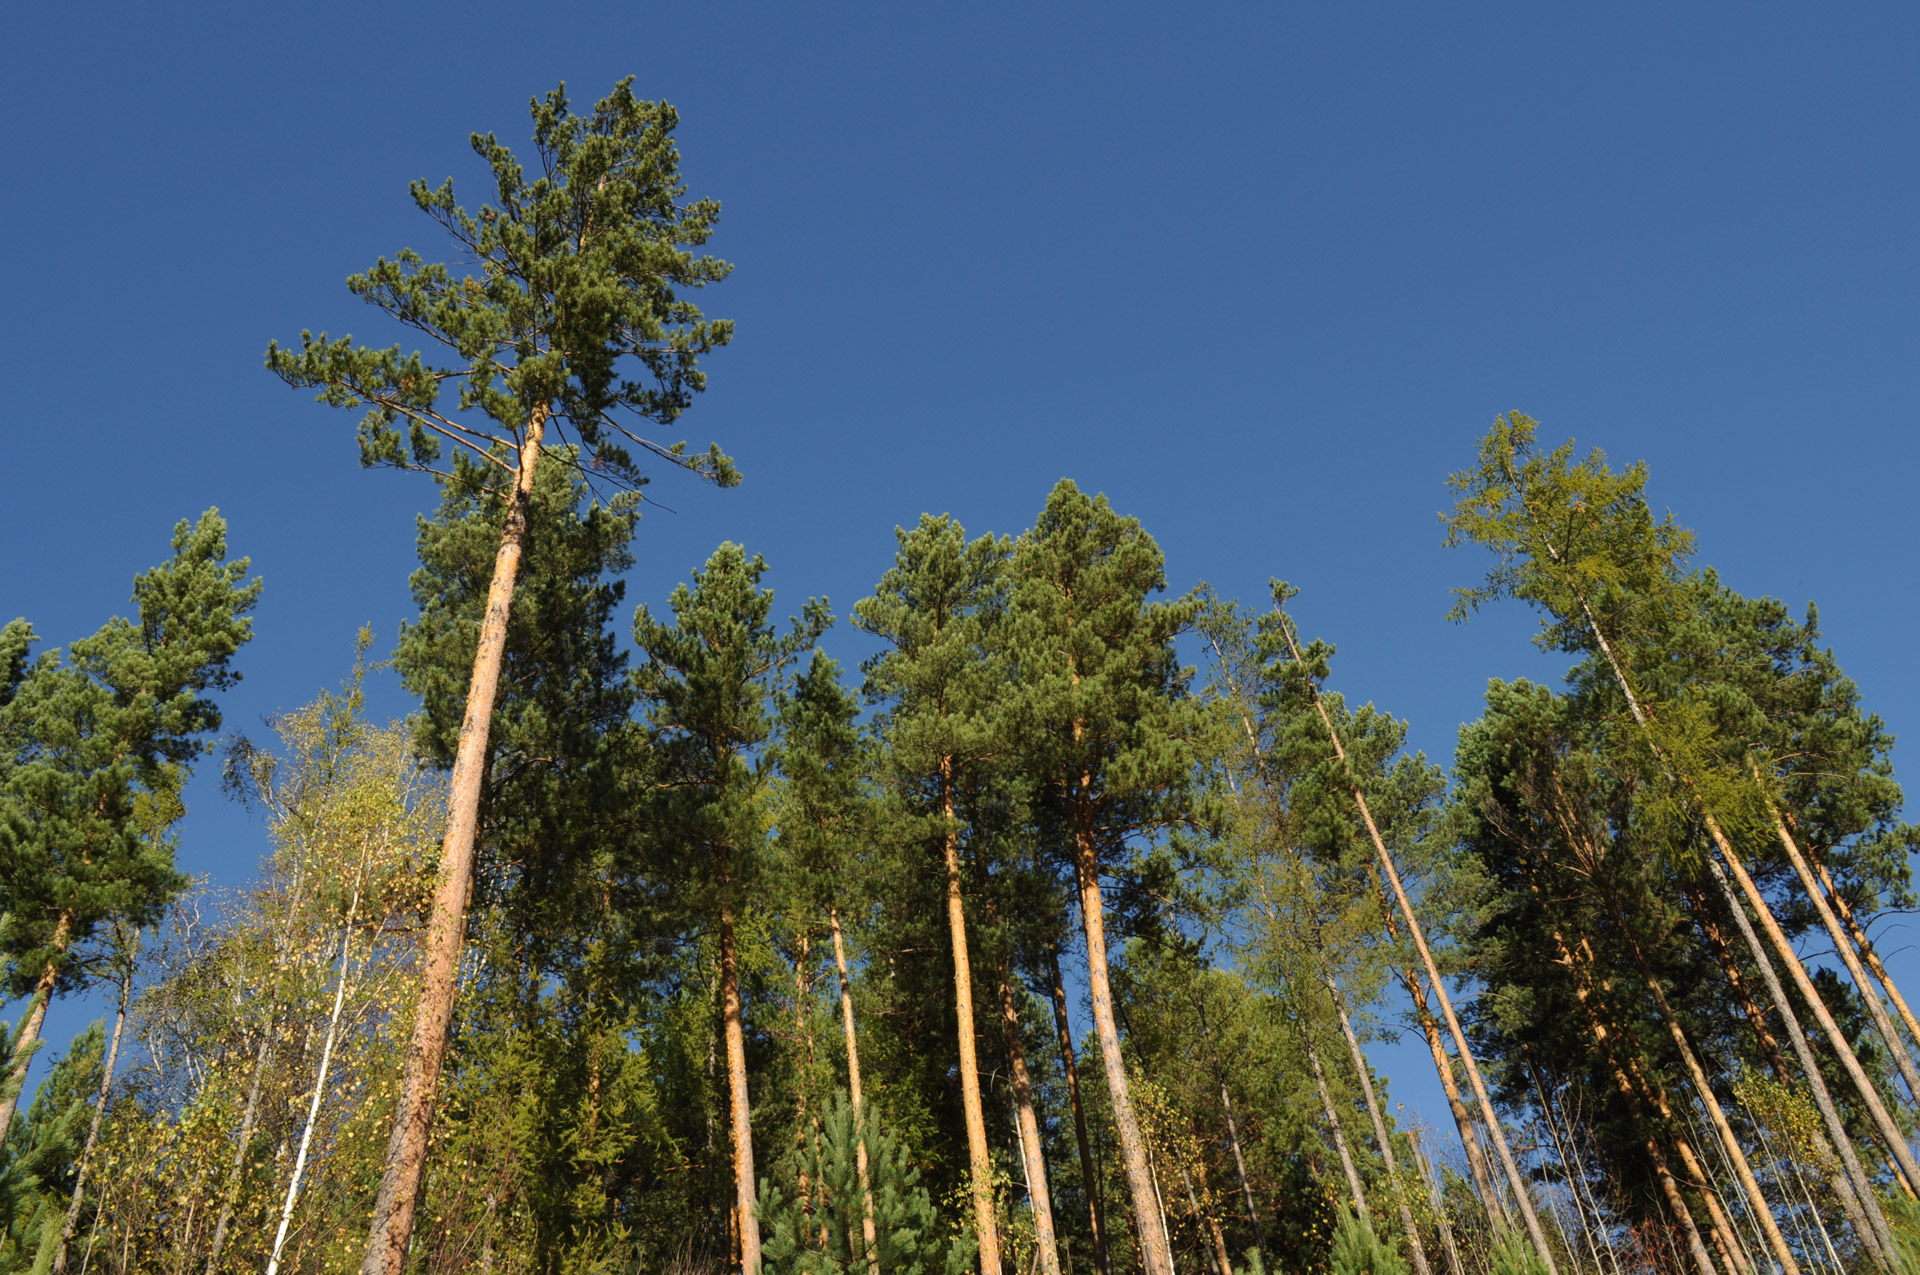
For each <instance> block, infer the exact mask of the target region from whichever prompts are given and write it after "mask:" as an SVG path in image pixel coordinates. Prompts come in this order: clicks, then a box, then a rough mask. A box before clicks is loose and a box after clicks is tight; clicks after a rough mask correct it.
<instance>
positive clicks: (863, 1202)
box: [827, 907, 880, 1275]
mask: <svg viewBox="0 0 1920 1275" xmlns="http://www.w3.org/2000/svg"><path fill="white" fill-rule="evenodd" d="M827 922H828V923H829V924H830V925H832V927H833V964H834V968H836V969H837V970H839V971H840V1021H841V1022H842V1023H843V1024H844V1025H845V1027H846V1031H847V1088H848V1090H849V1097H850V1098H851V1099H852V1102H853V1121H854V1130H855V1134H854V1140H853V1163H854V1169H855V1171H856V1172H857V1173H858V1174H859V1176H860V1206H861V1209H862V1216H861V1218H860V1237H861V1239H862V1240H864V1241H865V1242H866V1251H867V1272H868V1275H880V1246H879V1242H878V1237H877V1235H876V1232H875V1230H874V1224H873V1183H872V1182H871V1181H870V1180H869V1179H868V1177H867V1125H866V1119H865V1116H864V1114H863V1113H864V1111H865V1107H864V1105H863V1104H864V1101H865V1100H864V1099H863V1098H862V1096H861V1090H860V1038H859V1036H858V1035H857V1034H856V1033H855V1032H854V1030H853V983H852V982H851V981H850V980H849V979H848V978H847V945H846V942H845V941H844V940H843V939H842V938H841V937H840V909H839V908H831V907H830V908H828V909H827Z"/></svg>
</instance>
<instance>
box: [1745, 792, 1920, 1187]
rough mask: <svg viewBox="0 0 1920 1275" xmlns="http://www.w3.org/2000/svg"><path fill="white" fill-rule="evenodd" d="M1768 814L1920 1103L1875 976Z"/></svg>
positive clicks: (1917, 1075)
mask: <svg viewBox="0 0 1920 1275" xmlns="http://www.w3.org/2000/svg"><path fill="white" fill-rule="evenodd" d="M1759 778H1760V771H1759V767H1758V766H1755V767H1754V780H1755V782H1758V781H1759ZM1767 813H1768V814H1769V815H1771V816H1772V817H1773V830H1774V833H1775V835H1777V836H1778V837H1779V838H1780V847H1781V849H1783V850H1785V851H1786V852H1787V861H1788V862H1789V863H1791V864H1792V865H1793V870H1794V872H1795V874H1796V875H1798V876H1799V878H1800V884H1801V886H1802V887H1803V888H1804V889H1805V890H1806V892H1807V897H1808V898H1809V899H1811V900H1812V901H1813V910H1814V911H1815V912H1817V913H1818V914H1819V916H1820V923H1821V924H1822V925H1824V926H1826V928H1827V937H1829V938H1831V939H1832V940H1833V950H1834V951H1836V952H1838V953H1839V954H1840V959H1841V960H1843V961H1845V962H1846V964H1847V973H1849V974H1851V975H1853V983H1854V986H1855V987H1858V988H1859V989H1860V999H1861V1000H1863V1001H1865V1002H1866V1006H1867V1012H1868V1013H1869V1014H1870V1015H1872V1016H1873V1025H1874V1026H1875V1027H1876V1028H1878V1029H1879V1031H1880V1038H1881V1039H1882V1040H1884V1041H1886V1043H1887V1052H1888V1053H1889V1054H1891V1055H1892V1056H1893V1062H1894V1065H1895V1066H1896V1067H1898V1068H1899V1069H1900V1075H1901V1076H1902V1077H1904V1078H1905V1079H1906V1082H1907V1093H1908V1094H1909V1095H1911V1096H1912V1098H1913V1100H1914V1101H1915V1102H1916V1103H1920V1071H1916V1070H1915V1069H1914V1065H1913V1056H1912V1055H1911V1054H1909V1053H1908V1052H1907V1045H1906V1042H1905V1041H1903V1040H1902V1039H1901V1038H1900V1032H1899V1030H1898V1029H1897V1028H1895V1027H1894V1025H1893V1020H1892V1019H1891V1018H1889V1017H1888V1016H1887V1007H1886V1006H1885V1005H1882V1004H1881V1003H1880V993H1879V992H1878V991H1877V990H1875V988H1874V986H1873V978H1872V976H1870V975H1869V974H1868V973H1867V971H1866V969H1865V968H1864V967H1862V965H1861V964H1860V958H1859V957H1858V956H1857V955H1855V954H1854V950H1853V944H1852V943H1850V942H1848V941H1847V934H1846V931H1845V930H1842V929H1841V928H1840V920H1839V918H1838V917H1836V916H1834V914H1833V909H1832V908H1830V907H1828V906H1827V896H1826V892H1825V891H1824V890H1822V889H1821V888H1820V883H1819V882H1818V881H1816V880H1815V879H1814V876H1813V870H1812V869H1811V868H1809V867H1808V866H1807V859H1806V856H1805V855H1803V854H1801V853H1800V845H1799V843H1798V842H1796V841H1795V840H1794V839H1793V834H1792V833H1790V832H1788V831H1787V825H1786V822H1785V821H1784V820H1782V819H1781V818H1780V809H1779V807H1777V806H1776V805H1774V804H1773V800H1772V799H1771V798H1768V799H1767ZM1913 1185H1914V1186H1915V1187H1916V1188H1920V1182H1915V1183H1914V1184H1913Z"/></svg>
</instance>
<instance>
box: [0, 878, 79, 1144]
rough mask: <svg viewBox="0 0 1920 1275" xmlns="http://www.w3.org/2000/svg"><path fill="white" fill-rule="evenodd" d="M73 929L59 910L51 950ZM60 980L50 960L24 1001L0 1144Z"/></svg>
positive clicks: (1, 1113)
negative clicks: (25, 1012) (27, 1000)
mask: <svg viewBox="0 0 1920 1275" xmlns="http://www.w3.org/2000/svg"><path fill="white" fill-rule="evenodd" d="M72 932H73V916H72V914H71V913H67V912H62V913H61V914H60V921H59V923H58V924H57V925H55V926H54V927H53V943H52V947H53V950H54V951H55V952H60V953H64V952H65V951H66V950H67V936H68V935H70V934H71V933H72ZM59 982H60V970H59V967H58V966H56V965H54V964H53V962H51V961H49V962H48V963H47V968H46V969H44V970H42V971H41V972H40V978H39V981H38V982H36V983H35V984H34V987H33V999H32V1000H31V1001H29V1002H27V1014H26V1017H25V1018H23V1019H22V1020H21V1022H20V1034H19V1035H18V1036H16V1037H15V1038H14V1042H13V1060H12V1066H10V1067H9V1068H8V1069H7V1080H6V1085H5V1088H4V1095H5V1096H4V1097H0V1147H5V1146H6V1145H7V1130H8V1129H9V1128H11V1127H12V1125H13V1113H14V1112H15V1111H16V1110H17V1109H18V1108H19V1106H20V1091H21V1090H22V1089H25V1088H26V1086H27V1068H28V1067H30V1066H32V1064H33V1047H34V1046H35V1045H37V1044H39V1043H40V1026H41V1024H42V1023H44V1022H46V1021H47V1005H48V1003H49V1002H51V1001H52V1000H53V989H54V987H55V986H56V985H58V983H59Z"/></svg>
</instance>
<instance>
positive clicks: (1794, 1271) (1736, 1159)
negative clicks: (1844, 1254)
mask: <svg viewBox="0 0 1920 1275" xmlns="http://www.w3.org/2000/svg"><path fill="white" fill-rule="evenodd" d="M1616 916H1617V914H1616ZM1618 919H1619V920H1620V922H1621V925H1622V927H1623V932H1624V926H1625V918H1618ZM1627 942H1628V945H1629V948H1630V950H1631V951H1632V953H1633V959H1634V964H1636V965H1637V966H1639V968H1640V976H1641V978H1643V979H1645V980H1646V984H1647V990H1648V991H1650V992H1652V993H1653V1003H1654V1006H1655V1007H1656V1008H1657V1009H1658V1010H1659V1011H1660V1020H1661V1021H1662V1022H1663V1023H1665V1024H1666V1027H1667V1034H1668V1035H1669V1036H1671V1037H1672V1038H1673V1045H1674V1048H1675V1049H1677V1050H1679V1052H1680V1059H1681V1061H1682V1062H1684V1063H1685V1064H1686V1067H1687V1075H1688V1076H1689V1077H1690V1078H1691V1079H1692V1081H1693V1090H1694V1092H1695V1093H1696V1094H1698V1095H1699V1097H1700V1105H1701V1106H1703V1107H1705V1108H1706V1109H1707V1117H1708V1119H1710V1120H1711V1121H1712V1122H1713V1129H1714V1132H1715V1133H1716V1134H1718V1135H1719V1138H1720V1145H1721V1147H1722V1148H1724V1149H1725V1150H1726V1153H1727V1159H1728V1160H1729V1161H1730V1162H1731V1163H1732V1165H1733V1170H1734V1174H1735V1176H1737V1177H1738V1178H1739V1179H1740V1189H1741V1190H1742V1191H1743V1192H1745V1194H1746V1197H1747V1205H1748V1212H1749V1213H1750V1214H1751V1215H1752V1216H1753V1217H1754V1218H1755V1219H1756V1220H1758V1222H1759V1223H1760V1228H1761V1231H1762V1233H1763V1234H1764V1235H1765V1236H1766V1240H1767V1247H1768V1248H1769V1249H1771V1250H1772V1251H1773V1257H1774V1260H1775V1261H1776V1262H1778V1263H1779V1264H1780V1269H1781V1271H1782V1272H1783V1273H1784V1275H1799V1273H1800V1266H1799V1263H1797V1262H1796V1261H1795V1260H1794V1257H1793V1251H1792V1250H1791V1249H1789V1248H1788V1247H1787V1239H1786V1236H1784V1235H1782V1234H1781V1233H1780V1224H1779V1223H1778V1222H1776V1221H1775V1220H1774V1216H1773V1207H1772V1206H1771V1205H1770V1204H1768V1203H1767V1197H1766V1196H1765V1195H1764V1194H1763V1193H1762V1192H1761V1190H1760V1183H1759V1181H1758V1180H1757V1179H1756V1178H1755V1177H1754V1176H1753V1169H1752V1167H1751V1166H1750V1165H1749V1164H1748V1163H1747V1153H1746V1152H1745V1151H1744V1150H1742V1149H1741V1147H1740V1140H1739V1139H1738V1138H1736V1137H1735V1136H1734V1134H1733V1126H1732V1125H1730V1124H1728V1123H1727V1113H1726V1112H1725V1111H1724V1110H1723V1109H1722V1108H1721V1106H1720V1099H1719V1097H1718V1096H1717V1095H1715V1093H1714V1092H1713V1085H1712V1084H1711V1083H1710V1082H1709V1081H1708V1079H1707V1072H1706V1068H1704V1067H1702V1066H1701V1065H1700V1058H1699V1056H1698V1055H1697V1054H1695V1053H1694V1050H1693V1045H1692V1042H1690V1041H1689V1040H1688V1039H1687V1034H1686V1032H1685V1030H1683V1029H1682V1028H1681V1026H1680V1020H1679V1019H1678V1018H1676V1017H1675V1016H1674V1013H1673V1007H1672V1006H1671V1005H1669V1004H1668V1003H1667V993H1666V990H1665V989H1664V988H1662V987H1661V986H1660V980H1659V979H1657V978H1655V977H1654V975H1653V971H1652V969H1650V968H1649V967H1648V965H1647V958H1646V954H1645V953H1644V952H1642V951H1641V950H1640V944H1639V943H1638V941H1636V940H1635V939H1634V938H1633V936H1632V935H1631V934H1629V935H1627Z"/></svg>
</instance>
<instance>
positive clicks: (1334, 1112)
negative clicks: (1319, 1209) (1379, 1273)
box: [1300, 1023, 1369, 1218]
mask: <svg viewBox="0 0 1920 1275" xmlns="http://www.w3.org/2000/svg"><path fill="white" fill-rule="evenodd" d="M1306 1034H1307V1027H1306V1024H1304V1023H1302V1024H1301V1027H1300V1035H1301V1038H1302V1040H1303V1042H1304V1043H1305V1044H1306V1047H1307V1066H1308V1068H1309V1069H1310V1070H1311V1071H1312V1072H1313V1084H1314V1088H1316V1089H1318V1090H1319V1091H1320V1110H1321V1112H1322V1113H1323V1114H1325V1116H1326V1117H1327V1128H1328V1130H1329V1131H1331V1132H1332V1134H1333V1149H1334V1151H1335V1153H1336V1154H1338V1155H1339V1157H1340V1167H1341V1168H1342V1169H1343V1170H1345V1171H1346V1175H1347V1189H1348V1190H1349V1191H1351V1192H1353V1213H1354V1216H1355V1217H1360V1218H1365V1217H1367V1216H1369V1214H1368V1212H1367V1189H1366V1187H1364V1186H1362V1185H1361V1184H1360V1171H1359V1170H1358V1169H1356V1168H1354V1167H1353V1152H1352V1150H1351V1149H1350V1148H1348V1146H1347V1132H1346V1130H1345V1129H1343V1128H1341V1127H1340V1112H1339V1111H1338V1109H1336V1108H1335V1107H1334V1105H1333V1094H1332V1093H1331V1092H1330V1091H1329V1090H1328V1089H1327V1073H1326V1070H1325V1069H1324V1068H1322V1067H1321V1066H1320V1051H1319V1050H1317V1049H1315V1048H1314V1047H1313V1042H1312V1041H1311V1040H1306V1039H1305V1037H1306Z"/></svg>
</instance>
